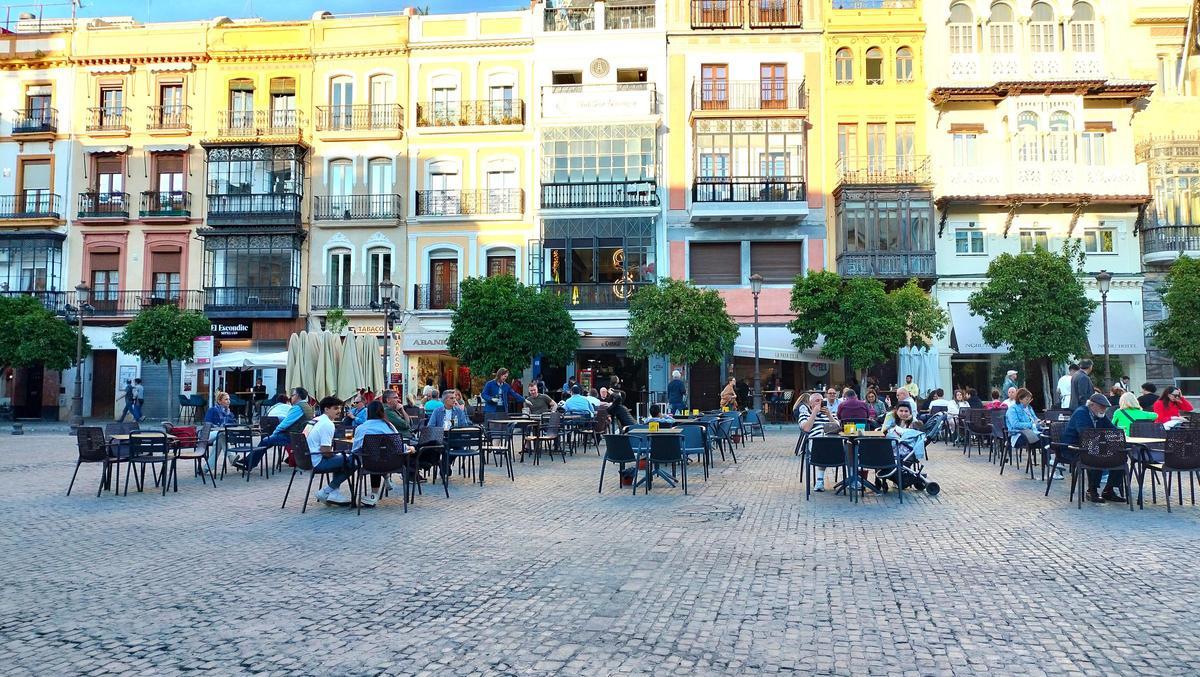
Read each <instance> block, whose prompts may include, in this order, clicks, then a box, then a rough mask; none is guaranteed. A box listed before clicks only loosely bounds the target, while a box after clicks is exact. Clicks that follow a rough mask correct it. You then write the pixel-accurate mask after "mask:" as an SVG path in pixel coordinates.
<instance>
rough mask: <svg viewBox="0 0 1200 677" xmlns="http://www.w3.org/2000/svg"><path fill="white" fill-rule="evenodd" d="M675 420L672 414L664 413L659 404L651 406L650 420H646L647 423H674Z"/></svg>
mask: <svg viewBox="0 0 1200 677" xmlns="http://www.w3.org/2000/svg"><path fill="white" fill-rule="evenodd" d="M674 422H675V419H674V418H672V417H671V414H670V413H668V412H664V411H663V410H662V407H661V406H659V405H657V404H652V405H650V418H648V419H646V423H674Z"/></svg>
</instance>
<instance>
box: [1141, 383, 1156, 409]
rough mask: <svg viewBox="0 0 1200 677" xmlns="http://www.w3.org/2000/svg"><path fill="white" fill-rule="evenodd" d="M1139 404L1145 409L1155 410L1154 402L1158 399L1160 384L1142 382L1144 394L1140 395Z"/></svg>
mask: <svg viewBox="0 0 1200 677" xmlns="http://www.w3.org/2000/svg"><path fill="white" fill-rule="evenodd" d="M1137 400H1138V404H1140V405H1142V410H1143V411H1154V403H1155V402H1157V401H1158V386H1156V385H1154V384H1153V383H1150V382H1146V383H1143V384H1142V394H1141V395H1138V398H1137Z"/></svg>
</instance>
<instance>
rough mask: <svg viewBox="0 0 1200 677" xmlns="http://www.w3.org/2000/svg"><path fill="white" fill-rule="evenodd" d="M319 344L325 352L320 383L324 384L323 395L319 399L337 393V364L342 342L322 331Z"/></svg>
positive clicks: (339, 358)
mask: <svg viewBox="0 0 1200 677" xmlns="http://www.w3.org/2000/svg"><path fill="white" fill-rule="evenodd" d="M321 344H322V346H323V348H324V352H325V362H324V364H323V366H324V375H323V376H322V377H321V378H322V379H324V380H323V381H322V383H324V385H325V387H324V389H323V390H322V391H321V392H322V393H323V394H322V395H321V397H325V396H326V395H334V393H336V392H337V385H338V382H337V373H338V364H339V363H340V362H341V359H342V341H341V339H340V338H339V337H337V336H334V335H333V334H331V333H329V332H327V331H323V332H321ZM335 397H336V395H335Z"/></svg>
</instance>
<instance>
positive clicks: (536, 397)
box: [525, 381, 558, 416]
mask: <svg viewBox="0 0 1200 677" xmlns="http://www.w3.org/2000/svg"><path fill="white" fill-rule="evenodd" d="M525 408H526V409H528V410H529V415H530V416H541V415H542V414H545V413H547V412H551V411H554V410H556V409H558V403H557V402H555V401H554V398H552V397H550V396H549V395H547V394H545V393H543V392H542V391H541V388H538V384H537V381H534V382H532V383H530V384H529V397H526V398H525Z"/></svg>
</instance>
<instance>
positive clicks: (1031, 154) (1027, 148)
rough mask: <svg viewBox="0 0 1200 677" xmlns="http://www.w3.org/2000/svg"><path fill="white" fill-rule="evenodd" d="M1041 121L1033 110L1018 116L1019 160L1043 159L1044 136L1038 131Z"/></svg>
mask: <svg viewBox="0 0 1200 677" xmlns="http://www.w3.org/2000/svg"><path fill="white" fill-rule="evenodd" d="M1039 125H1040V121H1039V119H1038V114H1037V113H1034V112H1033V111H1028V110H1027V111H1023V112H1021V114H1020V115H1018V116H1017V160H1018V161H1020V162H1030V163H1033V162H1041V161H1042V137H1041V134H1040V133H1039V132H1038V126H1039Z"/></svg>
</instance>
